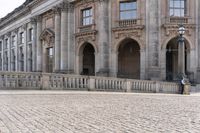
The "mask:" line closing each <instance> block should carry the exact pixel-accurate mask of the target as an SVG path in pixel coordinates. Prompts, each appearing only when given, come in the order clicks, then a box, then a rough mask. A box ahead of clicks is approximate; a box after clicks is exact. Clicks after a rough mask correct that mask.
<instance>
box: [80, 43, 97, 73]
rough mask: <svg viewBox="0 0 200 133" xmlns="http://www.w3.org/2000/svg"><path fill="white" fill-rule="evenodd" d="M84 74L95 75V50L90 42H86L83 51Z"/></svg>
mask: <svg viewBox="0 0 200 133" xmlns="http://www.w3.org/2000/svg"><path fill="white" fill-rule="evenodd" d="M80 58H82V72H81V74H82V75H90V76H93V75H95V50H94V47H93V46H92V45H91V44H90V43H85V44H84V46H83V52H82V57H80Z"/></svg>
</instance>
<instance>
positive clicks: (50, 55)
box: [47, 48, 53, 72]
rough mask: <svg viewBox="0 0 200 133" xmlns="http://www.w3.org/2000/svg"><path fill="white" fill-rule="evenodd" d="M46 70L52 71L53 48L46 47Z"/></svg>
mask: <svg viewBox="0 0 200 133" xmlns="http://www.w3.org/2000/svg"><path fill="white" fill-rule="evenodd" d="M47 61H48V65H47V71H48V72H53V48H48V49H47Z"/></svg>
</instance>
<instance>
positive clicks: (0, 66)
mask: <svg viewBox="0 0 200 133" xmlns="http://www.w3.org/2000/svg"><path fill="white" fill-rule="evenodd" d="M0 71H2V56H1V53H0Z"/></svg>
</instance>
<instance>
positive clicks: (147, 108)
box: [0, 91, 200, 133]
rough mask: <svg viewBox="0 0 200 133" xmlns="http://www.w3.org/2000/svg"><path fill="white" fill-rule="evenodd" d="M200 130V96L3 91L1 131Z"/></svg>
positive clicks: (126, 132)
mask: <svg viewBox="0 0 200 133" xmlns="http://www.w3.org/2000/svg"><path fill="white" fill-rule="evenodd" d="M149 132H152V133H156V132H158V133H160V132H162V133H199V132H200V96H198V95H196V96H194V95H192V96H181V95H165V94H127V93H112V92H111V93H108V92H105V93H104V92H65V91H52V92H51V91H1V92H0V133H149Z"/></svg>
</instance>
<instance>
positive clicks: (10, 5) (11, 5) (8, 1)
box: [0, 0, 25, 18]
mask: <svg viewBox="0 0 200 133" xmlns="http://www.w3.org/2000/svg"><path fill="white" fill-rule="evenodd" d="M24 2H25V0H0V3H1V4H0V18H2V17H5V16H6V15H7V14H8V13H10V12H12V11H13V10H14V9H15V8H17V7H18V6H20V5H21V4H23V3H24Z"/></svg>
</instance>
